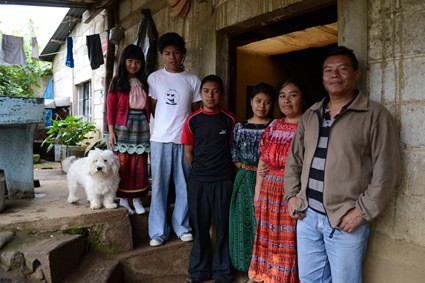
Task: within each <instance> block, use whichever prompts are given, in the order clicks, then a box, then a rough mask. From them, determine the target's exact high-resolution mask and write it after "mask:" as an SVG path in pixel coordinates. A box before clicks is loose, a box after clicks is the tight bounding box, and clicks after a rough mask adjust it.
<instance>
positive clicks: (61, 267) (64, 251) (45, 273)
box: [0, 231, 86, 282]
mask: <svg viewBox="0 0 425 283" xmlns="http://www.w3.org/2000/svg"><path fill="white" fill-rule="evenodd" d="M85 249H86V246H85V242H84V239H83V238H82V236H80V235H64V234H62V233H61V232H54V233H37V234H35V233H27V232H24V231H21V232H16V233H15V235H14V238H13V239H12V240H11V241H9V242H8V243H7V244H6V245H5V246H4V247H3V248H2V249H1V250H0V260H1V263H2V268H3V270H5V271H8V272H10V273H14V274H17V275H20V276H22V278H24V279H28V280H30V281H37V280H40V281H43V280H44V281H45V282H59V281H62V280H63V279H64V278H66V277H67V276H68V275H69V274H70V273H71V272H72V271H73V270H74V269H76V268H77V267H78V265H79V264H80V262H81V260H82V258H83V255H84V252H85Z"/></svg>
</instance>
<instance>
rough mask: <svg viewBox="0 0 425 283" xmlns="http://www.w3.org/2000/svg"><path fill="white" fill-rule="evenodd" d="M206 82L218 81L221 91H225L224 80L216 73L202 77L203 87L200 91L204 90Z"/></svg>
mask: <svg viewBox="0 0 425 283" xmlns="http://www.w3.org/2000/svg"><path fill="white" fill-rule="evenodd" d="M206 82H216V83H217V84H218V87H219V88H220V91H221V92H222V93H224V84H223V80H222V79H221V78H220V77H219V76H216V75H208V76H206V77H205V78H203V79H202V81H201V89H200V91H202V87H203V86H204V84H205V83H206Z"/></svg>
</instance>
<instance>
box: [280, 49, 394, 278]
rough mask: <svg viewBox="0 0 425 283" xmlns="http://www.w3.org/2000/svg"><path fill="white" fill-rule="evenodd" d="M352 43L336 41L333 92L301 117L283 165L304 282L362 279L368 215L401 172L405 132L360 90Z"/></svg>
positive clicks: (330, 65)
mask: <svg viewBox="0 0 425 283" xmlns="http://www.w3.org/2000/svg"><path fill="white" fill-rule="evenodd" d="M359 78H360V70H359V69H358V61H357V58H356V56H355V55H354V53H353V51H352V50H350V49H348V48H346V47H344V46H338V47H336V48H334V49H333V50H331V51H330V52H329V54H328V55H327V57H326V59H325V61H324V63H323V85H324V86H325V88H326V90H327V92H328V96H327V97H325V98H324V99H323V100H322V101H321V102H318V103H316V104H314V105H313V106H312V107H311V108H310V109H308V110H307V111H306V112H305V113H304V115H303V117H302V118H301V120H300V123H299V126H298V130H297V133H296V135H295V137H294V139H293V142H292V147H291V151H290V153H289V156H288V159H287V163H286V168H285V199H286V201H288V207H289V213H290V214H291V216H292V217H293V218H296V219H298V223H297V248H298V266H299V275H300V279H301V281H302V282H303V283H305V282H331V281H332V283H346V282H362V268H361V267H362V262H363V258H364V254H365V252H366V247H367V239H368V236H369V222H370V221H371V220H373V219H374V218H375V217H376V216H378V215H379V213H381V212H382V210H383V209H384V207H385V205H386V204H387V203H388V201H389V199H390V197H391V195H392V192H393V191H394V189H395V187H396V186H397V183H398V180H399V178H400V173H401V160H400V143H399V133H398V130H397V127H396V124H395V122H394V120H393V118H392V117H391V114H390V113H389V112H388V111H387V110H386V109H385V107H384V106H382V105H381V104H379V103H377V102H375V101H372V100H369V99H368V98H367V97H366V96H365V95H363V94H362V93H361V92H360V91H358V90H356V83H357V81H358V80H359Z"/></svg>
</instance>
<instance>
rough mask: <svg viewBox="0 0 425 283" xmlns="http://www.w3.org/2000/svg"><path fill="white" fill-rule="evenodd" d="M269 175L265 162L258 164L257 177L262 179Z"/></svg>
mask: <svg viewBox="0 0 425 283" xmlns="http://www.w3.org/2000/svg"><path fill="white" fill-rule="evenodd" d="M268 173H269V165H268V164H267V163H265V162H258V168H257V175H260V176H261V177H263V178H264V176H266V175H267V174H268Z"/></svg>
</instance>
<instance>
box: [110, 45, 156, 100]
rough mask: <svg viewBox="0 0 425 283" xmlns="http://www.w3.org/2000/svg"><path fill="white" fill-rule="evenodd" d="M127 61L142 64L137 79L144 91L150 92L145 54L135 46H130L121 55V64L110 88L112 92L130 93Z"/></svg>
mask: <svg viewBox="0 0 425 283" xmlns="http://www.w3.org/2000/svg"><path fill="white" fill-rule="evenodd" d="M127 59H136V60H140V61H141V62H142V67H141V68H140V70H139V72H137V74H136V77H137V78H138V79H139V81H140V82H141V83H142V84H143V89H144V91H145V92H146V93H147V92H148V89H149V88H148V82H147V79H146V76H145V74H144V68H145V55H144V54H143V50H142V48H140V47H139V46H136V45H134V44H130V45H128V46H127V47H126V48H124V50H123V51H122V53H121V58H120V62H119V64H118V72H117V74H116V75H115V76H114V78H113V79H112V82H111V86H110V90H109V91H110V92H112V93H116V92H117V91H120V92H123V93H129V92H130V88H131V87H130V81H129V78H128V74H127V68H126V66H125V61H126V60H127Z"/></svg>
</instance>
